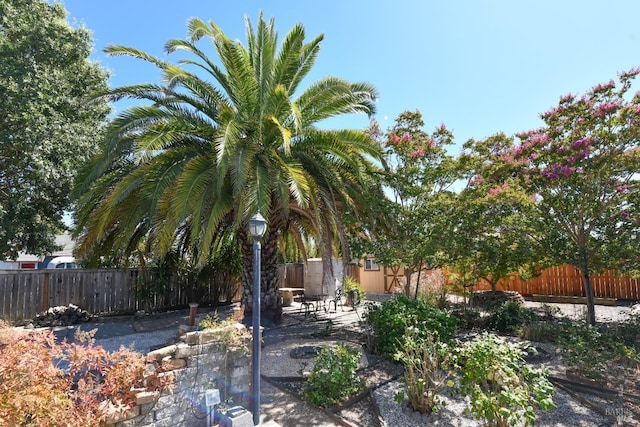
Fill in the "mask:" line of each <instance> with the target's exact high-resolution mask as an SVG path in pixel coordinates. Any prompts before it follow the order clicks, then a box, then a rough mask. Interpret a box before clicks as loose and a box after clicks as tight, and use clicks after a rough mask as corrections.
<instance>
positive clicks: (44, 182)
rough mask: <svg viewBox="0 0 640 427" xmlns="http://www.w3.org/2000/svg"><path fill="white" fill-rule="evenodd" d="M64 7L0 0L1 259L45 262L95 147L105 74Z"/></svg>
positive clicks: (84, 34)
mask: <svg viewBox="0 0 640 427" xmlns="http://www.w3.org/2000/svg"><path fill="white" fill-rule="evenodd" d="M91 46H92V38H91V34H90V32H89V31H88V30H86V29H85V28H77V29H76V28H72V27H71V26H70V25H69V24H68V23H67V20H66V11H65V9H64V7H63V6H62V5H61V4H58V3H56V4H53V5H51V4H50V3H49V2H47V1H40V0H35V1H34V0H0V57H1V58H2V60H1V61H0V82H2V83H0V110H1V111H2V114H0V254H1V256H3V257H8V258H14V257H16V256H17V254H18V253H19V252H28V253H32V254H38V255H44V254H46V253H48V252H51V251H52V250H54V249H55V243H54V237H55V234H56V233H59V232H60V231H62V230H63V229H64V224H63V221H62V218H63V213H64V211H65V210H69V209H70V198H69V194H70V192H71V187H72V183H73V180H74V177H75V175H76V171H77V170H78V168H79V166H80V165H81V164H82V163H83V162H86V161H87V160H88V159H89V158H90V157H91V154H92V153H94V152H95V150H96V148H97V145H98V144H97V140H98V135H99V132H100V128H101V124H102V122H103V121H104V120H105V118H106V115H107V114H108V113H109V106H108V105H107V103H106V102H96V103H92V104H88V103H87V102H86V101H87V99H88V94H89V93H91V92H95V91H98V90H100V91H103V90H105V88H106V87H107V77H108V76H107V73H106V72H105V71H104V70H103V69H102V68H101V67H100V66H99V65H98V64H97V63H94V62H92V61H90V60H89V59H88V57H89V54H90V53H91Z"/></svg>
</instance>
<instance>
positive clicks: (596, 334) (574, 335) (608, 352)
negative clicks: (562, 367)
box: [558, 320, 640, 379]
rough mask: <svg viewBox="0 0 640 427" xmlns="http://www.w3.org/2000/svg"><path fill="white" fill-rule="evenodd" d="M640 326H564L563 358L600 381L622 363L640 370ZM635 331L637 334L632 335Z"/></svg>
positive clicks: (578, 324) (582, 323) (571, 323)
mask: <svg viewBox="0 0 640 427" xmlns="http://www.w3.org/2000/svg"><path fill="white" fill-rule="evenodd" d="M638 326H640V322H637V323H635V322H633V320H631V321H629V320H627V321H624V322H621V323H619V324H612V325H600V326H592V325H589V324H588V323H587V322H585V321H574V322H565V324H564V325H563V332H562V334H561V335H560V337H559V340H558V342H559V347H560V357H561V358H562V360H563V361H565V362H566V363H567V364H568V365H570V366H571V367H572V368H574V369H575V370H576V371H577V373H579V374H581V375H584V376H585V377H587V378H592V379H598V378H601V377H602V376H603V375H605V374H606V373H607V372H608V371H609V370H610V369H611V368H612V367H613V366H612V364H611V362H612V361H613V360H620V361H621V362H623V363H622V366H626V367H628V368H629V369H631V370H633V369H637V368H638V367H640V338H638V333H637V331H638V329H637V328H638ZM634 330H635V333H634V332H633V331H634Z"/></svg>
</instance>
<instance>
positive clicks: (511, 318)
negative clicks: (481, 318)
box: [487, 301, 536, 332]
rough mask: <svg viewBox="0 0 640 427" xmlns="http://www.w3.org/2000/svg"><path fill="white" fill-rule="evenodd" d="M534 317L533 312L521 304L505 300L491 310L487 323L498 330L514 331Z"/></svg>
mask: <svg viewBox="0 0 640 427" xmlns="http://www.w3.org/2000/svg"><path fill="white" fill-rule="evenodd" d="M535 317H536V314H535V312H534V311H533V310H531V309H529V308H526V307H525V306H523V305H522V304H519V303H517V302H513V301H505V302H503V303H502V304H501V305H500V306H498V307H497V308H496V309H493V310H491V313H490V314H489V317H488V318H487V324H488V326H489V327H490V328H491V329H494V330H496V331H498V332H514V331H515V330H516V328H518V327H521V326H522V325H525V324H528V323H530V322H532V321H533V320H534V319H535Z"/></svg>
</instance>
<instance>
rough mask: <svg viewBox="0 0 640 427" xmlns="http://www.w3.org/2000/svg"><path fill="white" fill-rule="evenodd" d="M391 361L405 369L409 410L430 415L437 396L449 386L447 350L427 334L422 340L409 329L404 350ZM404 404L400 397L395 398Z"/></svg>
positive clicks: (436, 401)
mask: <svg viewBox="0 0 640 427" xmlns="http://www.w3.org/2000/svg"><path fill="white" fill-rule="evenodd" d="M394 359H395V360H397V361H400V362H402V363H403V364H404V366H405V374H404V377H403V380H404V383H405V385H406V386H407V395H408V396H407V397H408V400H409V406H410V407H411V408H413V409H414V410H416V411H419V412H422V413H427V414H430V413H431V412H433V411H434V410H435V409H436V405H438V404H439V403H440V402H439V401H438V392H439V391H440V390H441V389H442V388H444V387H445V386H447V385H449V386H452V385H453V382H451V376H452V375H453V372H454V371H453V370H452V367H453V361H452V353H451V349H450V348H449V346H447V344H445V343H442V342H440V341H438V340H436V339H434V338H433V336H432V335H430V334H427V336H426V337H422V336H419V335H417V334H416V330H415V329H410V330H408V331H407V333H406V334H405V336H404V346H403V347H402V348H401V349H400V350H398V351H397V352H396V354H395V355H394ZM396 400H397V401H398V402H402V401H403V400H404V393H402V392H400V393H399V394H398V395H397V396H396Z"/></svg>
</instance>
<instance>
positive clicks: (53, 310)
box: [31, 304, 91, 328]
mask: <svg viewBox="0 0 640 427" xmlns="http://www.w3.org/2000/svg"><path fill="white" fill-rule="evenodd" d="M89 320H91V315H90V314H89V312H87V311H86V310H83V309H81V308H80V307H78V306H77V305H75V304H69V305H68V306H65V305H59V306H57V307H50V308H49V309H47V310H45V311H41V312H40V313H38V314H37V315H36V317H34V318H33V321H32V322H31V324H32V325H33V327H36V328H47V327H52V326H71V325H75V324H77V323H84V322H88V321H89Z"/></svg>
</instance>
